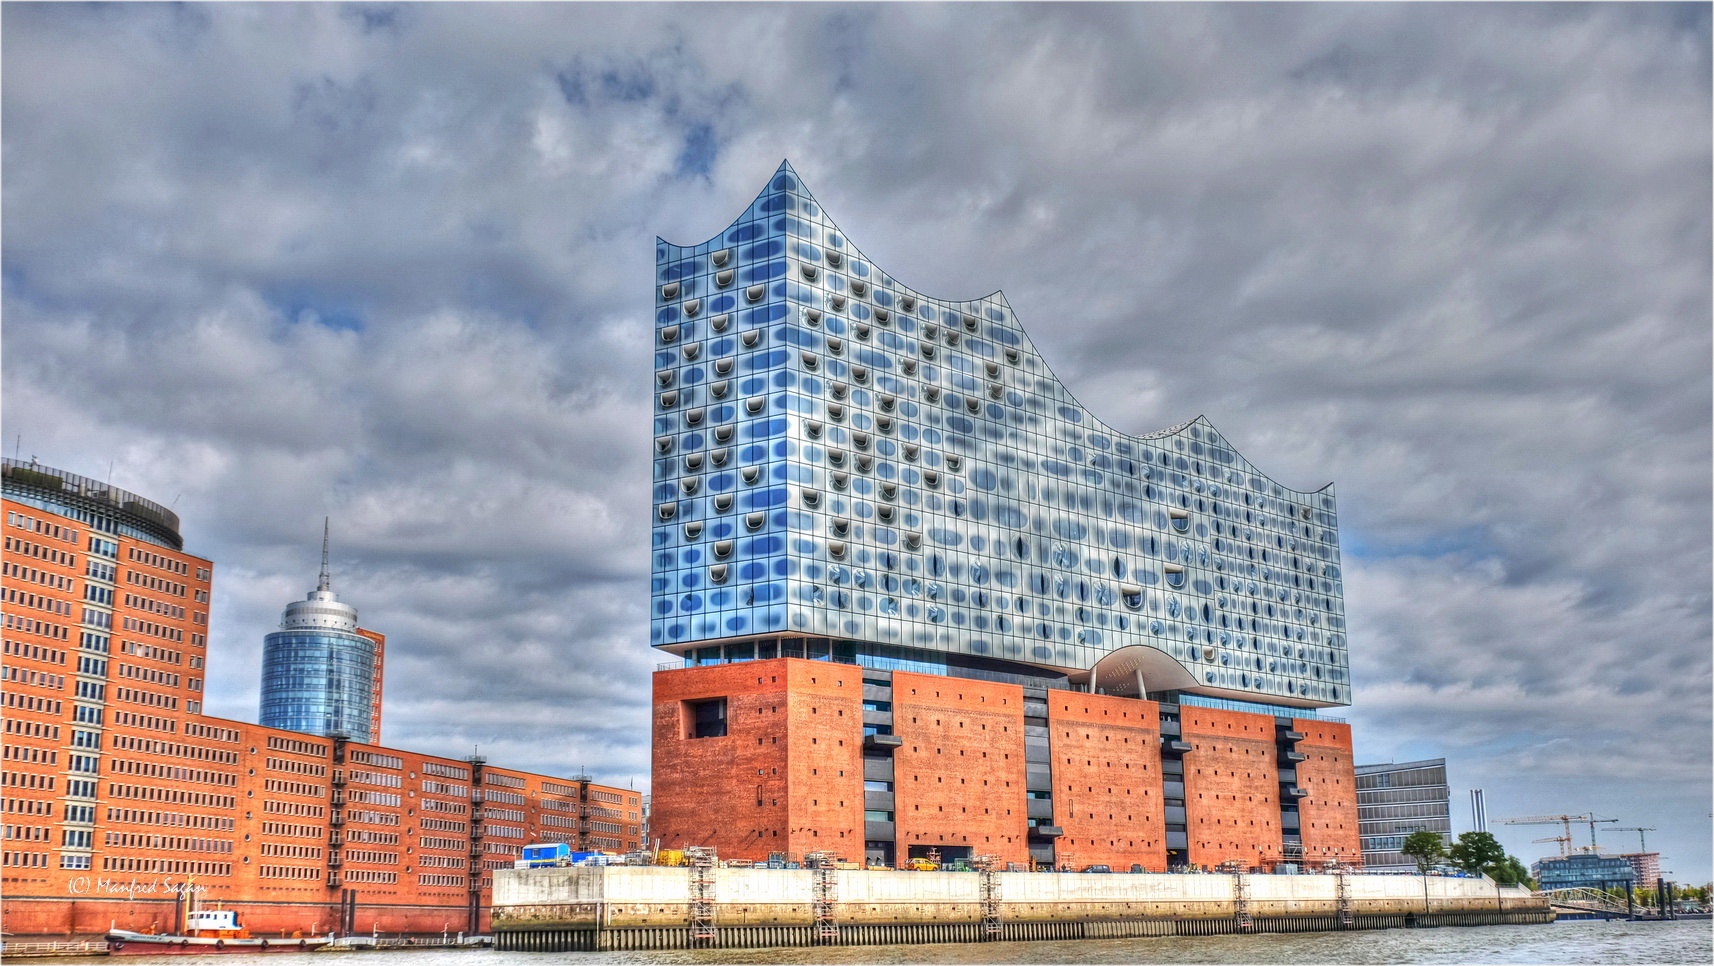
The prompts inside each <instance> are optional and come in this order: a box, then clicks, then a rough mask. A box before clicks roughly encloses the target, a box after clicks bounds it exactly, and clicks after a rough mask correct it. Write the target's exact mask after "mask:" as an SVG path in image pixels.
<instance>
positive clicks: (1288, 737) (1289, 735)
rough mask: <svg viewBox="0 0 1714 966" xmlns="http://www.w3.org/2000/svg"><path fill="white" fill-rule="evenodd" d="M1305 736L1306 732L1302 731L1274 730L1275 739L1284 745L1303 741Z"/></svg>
mask: <svg viewBox="0 0 1714 966" xmlns="http://www.w3.org/2000/svg"><path fill="white" fill-rule="evenodd" d="M1303 738H1304V734H1303V732H1301V731H1291V730H1288V729H1281V730H1279V731H1276V732H1274V739H1275V740H1276V741H1278V742H1279V743H1280V744H1282V745H1295V744H1297V743H1298V742H1300V741H1302V740H1303Z"/></svg>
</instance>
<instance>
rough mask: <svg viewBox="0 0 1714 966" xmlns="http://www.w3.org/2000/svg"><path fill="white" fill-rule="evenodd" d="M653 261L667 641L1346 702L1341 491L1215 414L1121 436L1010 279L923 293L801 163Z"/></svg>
mask: <svg viewBox="0 0 1714 966" xmlns="http://www.w3.org/2000/svg"><path fill="white" fill-rule="evenodd" d="M655 258H656V269H657V280H656V288H655V291H654V296H653V297H654V303H655V308H656V327H655V342H656V352H655V374H654V379H655V390H654V391H655V398H654V442H653V446H654V493H653V500H654V503H653V508H654V519H653V524H654V532H653V549H652V554H653V558H652V559H653V588H652V601H651V603H652V608H653V609H652V614H651V617H652V623H651V631H650V633H651V640H652V643H653V644H654V645H655V646H656V647H659V648H662V649H665V650H667V651H670V652H672V653H674V654H677V655H681V656H683V657H684V658H685V659H686V660H687V661H689V662H691V663H695V664H703V663H717V662H723V661H734V660H745V659H751V658H764V657H772V656H784V655H793V654H795V655H799V656H806V657H825V658H828V659H833V660H846V661H856V662H858V663H862V664H865V665H870V666H875V667H886V668H902V669H907V670H922V671H929V672H933V673H943V674H954V675H962V676H971V677H981V678H987V679H991V680H1003V681H1016V682H1019V683H1038V684H1039V683H1047V684H1049V685H1054V684H1058V685H1060V686H1068V687H1085V688H1089V689H1093V690H1100V691H1103V692H1106V693H1110V694H1118V695H1132V696H1137V697H1142V696H1145V695H1161V696H1166V695H1171V696H1174V697H1175V698H1176V697H1178V696H1191V697H1192V698H1193V699H1194V698H1200V699H1203V700H1204V701H1208V702H1212V701H1218V700H1237V701H1241V702H1244V703H1245V704H1246V705H1254V704H1266V705H1272V706H1283V707H1290V708H1298V709H1312V708H1317V707H1327V706H1333V705H1342V704H1347V703H1349V694H1350V691H1349V678H1348V661H1347V655H1346V642H1345V615H1344V602H1343V590H1342V586H1341V577H1340V565H1339V541H1338V521H1337V513H1336V507H1335V503H1334V494H1333V488H1332V486H1331V485H1330V486H1327V487H1324V488H1322V489H1319V490H1315V491H1300V490H1294V489H1290V488H1288V487H1285V486H1282V485H1281V484H1279V483H1276V482H1274V481H1273V480H1271V479H1269V478H1268V477H1267V476H1265V475H1264V474H1263V473H1261V472H1260V471H1259V470H1257V469H1256V468H1255V467H1254V466H1252V465H1251V464H1250V463H1249V462H1248V461H1247V460H1245V459H1244V458H1243V457H1242V456H1241V455H1239V454H1238V452H1237V451H1236V450H1235V449H1234V448H1233V447H1232V445H1231V444H1230V443H1229V442H1228V441H1227V440H1226V439H1225V438H1224V437H1222V436H1221V434H1220V433H1219V432H1218V431H1216V430H1215V428H1214V427H1213V426H1212V425H1211V424H1210V423H1209V422H1208V421H1207V420H1206V419H1203V418H1201V417H1198V418H1196V419H1193V420H1191V421H1189V422H1186V423H1183V424H1181V425H1178V426H1175V427H1172V428H1171V429H1167V430H1163V431H1161V432H1158V433H1152V434H1148V435H1142V436H1135V435H1127V434H1125V433H1121V432H1117V431H1115V430H1114V429H1112V428H1110V427H1108V426H1107V425H1105V424H1103V423H1102V422H1101V421H1100V420H1099V419H1097V418H1095V417H1094V416H1093V415H1092V414H1091V413H1090V412H1089V411H1088V410H1086V409H1085V408H1083V406H1081V405H1080V404H1079V403H1078V402H1077V400H1076V399H1074V398H1073V397H1072V395H1071V393H1070V392H1069V391H1067V389H1066V388H1065V387H1064V386H1063V385H1062V384H1061V383H1060V382H1059V380H1058V379H1057V378H1056V377H1055V376H1054V374H1053V372H1052V371H1051V370H1050V369H1049V368H1048V367H1047V364H1046V363H1045V362H1044V361H1043V359H1042V357H1041V355H1040V354H1039V353H1038V352H1037V351H1036V349H1035V347H1034V346H1033V345H1032V344H1031V342H1030V339H1029V337H1028V336H1027V335H1026V334H1025V332H1024V330H1023V328H1022V326H1021V325H1020V324H1019V322H1018V320H1017V318H1016V317H1015V316H1014V314H1013V313H1012V310H1011V308H1010V306H1009V305H1007V303H1006V299H1005V296H1004V295H1002V294H1000V293H998V292H996V293H994V294H993V295H989V296H987V297H985V298H980V299H971V300H948V299H939V298H934V297H932V296H929V295H925V294H922V293H920V292H918V291H915V290H913V289H911V288H908V287H907V286H905V285H902V284H900V283H899V282H898V281H896V280H895V279H894V278H892V277H891V276H890V275H888V274H887V273H885V272H884V271H882V270H880V269H879V268H877V267H876V266H874V265H873V264H872V263H871V262H870V261H869V260H868V259H866V258H864V257H863V254H862V253H861V252H859V251H858V250H857V249H856V248H855V247H854V246H853V245H852V244H851V243H850V241H849V240H848V239H847V238H846V237H845V235H844V234H843V232H841V231H840V230H839V228H838V226H836V225H835V224H834V223H833V222H832V220H831V219H829V218H828V217H827V215H826V213H825V212H823V211H822V209H821V207H820V206H819V205H818V204H817V203H816V201H815V199H814V198H813V197H812V196H811V195H810V194H809V192H808V191H807V190H806V189H805V188H804V187H803V185H802V183H801V181H800V180H799V178H798V177H797V175H796V173H795V172H794V171H793V170H792V169H791V167H790V165H789V164H782V165H781V166H780V168H779V170H778V171H777V172H776V173H775V174H774V176H773V177H772V178H771V179H770V180H769V183H768V186H767V188H766V189H765V190H764V191H763V192H762V194H761V195H760V196H758V197H757V198H756V200H755V201H754V203H752V204H751V205H750V207H749V208H748V209H747V210H746V211H745V212H744V213H743V215H742V216H741V217H740V218H739V219H738V220H737V221H736V222H735V223H733V224H732V226H731V227H729V228H728V229H726V230H725V231H722V232H721V233H719V234H718V235H716V236H715V237H713V238H712V239H710V240H708V241H706V242H703V243H702V244H699V245H691V246H679V245H674V244H670V243H668V242H665V241H657V245H656V253H655ZM1068 309H1071V310H1074V307H1068Z"/></svg>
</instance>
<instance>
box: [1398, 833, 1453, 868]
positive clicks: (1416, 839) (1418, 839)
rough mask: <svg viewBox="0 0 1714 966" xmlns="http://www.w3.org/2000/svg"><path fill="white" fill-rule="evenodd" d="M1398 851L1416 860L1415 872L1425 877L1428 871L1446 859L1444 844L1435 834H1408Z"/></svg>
mask: <svg viewBox="0 0 1714 966" xmlns="http://www.w3.org/2000/svg"><path fill="white" fill-rule="evenodd" d="M1399 851H1400V852H1402V853H1403V854H1405V855H1408V856H1410V857H1411V858H1412V859H1414V860H1416V870H1417V872H1419V873H1421V874H1423V875H1427V874H1428V870H1429V869H1432V868H1434V866H1435V864H1436V863H1438V862H1439V861H1440V860H1441V859H1444V858H1446V844H1445V843H1444V842H1442V841H1441V840H1440V835H1439V834H1438V833H1436V832H1412V833H1410V835H1409V837H1407V838H1406V839H1405V844H1404V846H1403V847H1402V848H1400V849H1399Z"/></svg>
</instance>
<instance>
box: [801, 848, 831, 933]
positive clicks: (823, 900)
mask: <svg viewBox="0 0 1714 966" xmlns="http://www.w3.org/2000/svg"><path fill="white" fill-rule="evenodd" d="M833 861H834V855H833V853H832V852H806V853H804V857H803V864H804V865H806V866H808V867H809V868H811V869H814V870H815V882H814V884H813V889H814V894H813V903H812V909H813V911H814V915H815V941H816V942H817V943H821V944H824V945H833V944H835V943H837V942H838V941H839V923H838V922H835V921H834V918H833V908H834V905H835V904H836V903H838V902H839V870H838V869H835V868H834V867H833Z"/></svg>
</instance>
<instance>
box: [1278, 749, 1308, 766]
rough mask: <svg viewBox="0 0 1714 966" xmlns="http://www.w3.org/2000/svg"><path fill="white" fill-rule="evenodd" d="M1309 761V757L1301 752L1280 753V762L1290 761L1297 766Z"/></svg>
mask: <svg viewBox="0 0 1714 966" xmlns="http://www.w3.org/2000/svg"><path fill="white" fill-rule="evenodd" d="M1308 760H1309V756H1308V755H1306V754H1304V753H1303V752H1301V751H1282V752H1280V761H1289V762H1291V763H1292V764H1294V765H1295V764H1297V763H1298V762H1300V761H1308Z"/></svg>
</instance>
